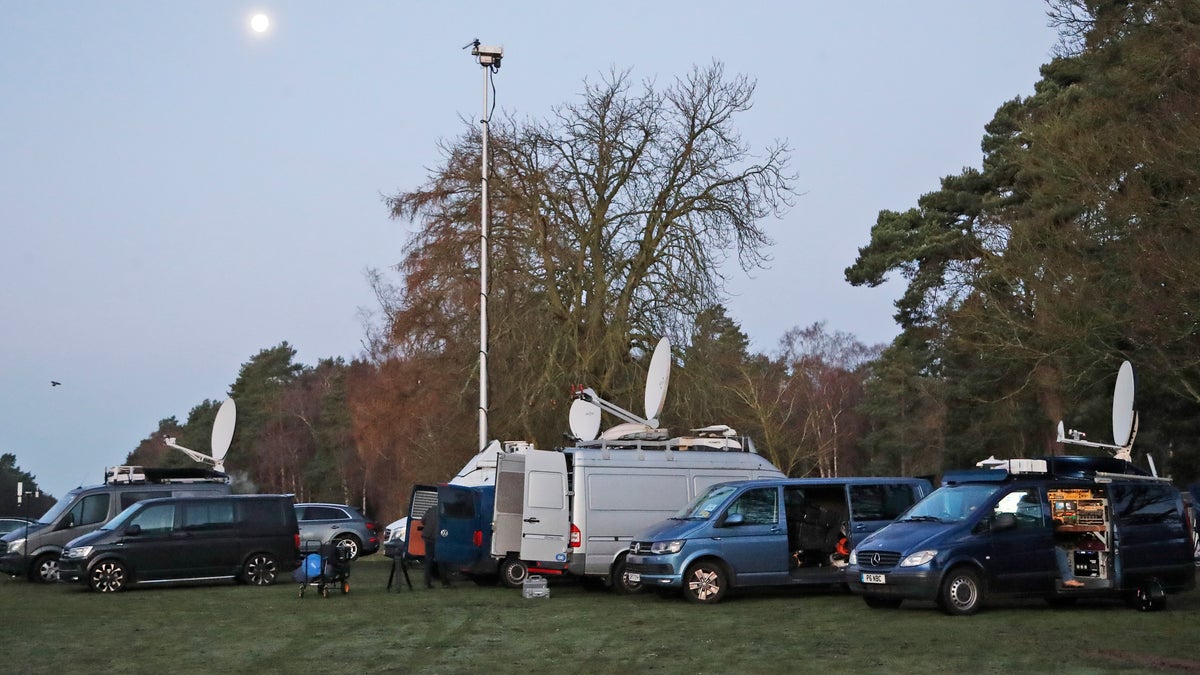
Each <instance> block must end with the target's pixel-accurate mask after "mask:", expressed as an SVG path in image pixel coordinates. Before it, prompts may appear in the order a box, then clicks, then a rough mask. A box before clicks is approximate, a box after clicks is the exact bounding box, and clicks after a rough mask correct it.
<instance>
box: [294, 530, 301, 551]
mask: <svg viewBox="0 0 1200 675" xmlns="http://www.w3.org/2000/svg"><path fill="white" fill-rule="evenodd" d="M294 536H295V538H296V550H297V551H299V550H300V533H299V532H297V533H296V534H295V535H294Z"/></svg>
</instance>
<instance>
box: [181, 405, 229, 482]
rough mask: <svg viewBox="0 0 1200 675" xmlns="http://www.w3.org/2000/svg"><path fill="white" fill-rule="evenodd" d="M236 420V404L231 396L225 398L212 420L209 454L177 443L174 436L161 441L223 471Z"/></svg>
mask: <svg viewBox="0 0 1200 675" xmlns="http://www.w3.org/2000/svg"><path fill="white" fill-rule="evenodd" d="M236 422H237V406H236V405H234V403H233V399H232V398H227V399H225V400H224V401H223V402H222V403H221V407H220V408H218V409H217V418H216V419H215V420H213V428H212V454H211V455H206V454H204V453H202V452H196V451H195V450H190V449H188V448H185V447H183V446H182V445H178V444H176V443H175V438H174V437H167V438H165V439H163V441H164V442H165V443H166V444H167V447H170V448H175V449H176V450H179V451H181V452H183V453H184V454H186V455H187V456H188V457H191V458H192V459H194V460H195V461H197V462H200V463H201V464H211V465H212V467H213V468H214V469H216V470H217V471H224V470H225V454H226V453H228V452H229V444H230V443H231V442H232V441H233V428H234V424H235V423H236Z"/></svg>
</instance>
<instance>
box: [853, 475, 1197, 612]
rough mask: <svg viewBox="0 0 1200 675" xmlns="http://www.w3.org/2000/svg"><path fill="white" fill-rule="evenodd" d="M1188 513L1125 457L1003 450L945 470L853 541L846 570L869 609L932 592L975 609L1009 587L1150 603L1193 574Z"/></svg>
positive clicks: (1160, 602) (1062, 599) (956, 608)
mask: <svg viewBox="0 0 1200 675" xmlns="http://www.w3.org/2000/svg"><path fill="white" fill-rule="evenodd" d="M1139 474H1140V475H1139ZM1189 521H1190V516H1189V514H1188V513H1187V511H1186V509H1185V508H1184V504H1183V498H1182V496H1181V495H1180V492H1179V490H1177V489H1175V488H1174V487H1173V486H1172V485H1171V484H1170V482H1169V481H1167V480H1165V479H1161V478H1155V477H1152V476H1147V475H1144V474H1142V473H1141V472H1140V471H1137V470H1136V469H1134V468H1133V467H1132V465H1130V464H1129V463H1128V462H1124V461H1122V460H1116V459H1114V458H1108V457H1096V458H1085V457H1047V458H1043V459H1039V460H1008V466H1007V467H1001V468H991V469H982V470H973V471H960V472H948V473H947V474H946V476H945V477H944V478H943V481H942V487H941V488H939V489H938V490H936V491H934V492H933V494H931V495H929V496H928V497H926V498H925V499H924V500H922V501H921V502H919V503H918V504H916V505H915V506H913V507H912V508H911V509H909V510H908V512H906V513H905V514H904V515H903V516H901V517H900V518H899V519H898V520H897V521H896V522H894V523H892V524H891V525H888V526H887V527H885V528H883V529H881V530H879V531H878V532H876V533H874V534H872V535H871V536H869V537H867V538H866V539H864V540H863V541H862V543H860V544H859V545H858V547H857V548H855V550H854V551H853V552H852V553H851V556H850V565H849V566H848V567H847V578H846V581H847V583H848V584H849V585H850V588H851V590H852V591H854V592H855V593H858V594H860V595H862V596H863V599H864V600H865V601H866V603H867V605H869V606H871V607H877V608H879V607H898V606H899V605H900V603H901V602H902V601H904V600H905V599H918V600H934V601H936V602H937V603H938V605H939V606H940V607H941V608H942V609H943V610H944V611H945V612H946V613H948V614H972V613H974V612H976V611H977V610H978V609H979V608H980V606H981V605H982V604H983V603H984V601H985V600H986V599H987V598H988V597H989V596H993V595H1007V596H1032V597H1043V598H1046V599H1047V600H1048V601H1050V602H1052V603H1055V604H1067V603H1071V602H1074V601H1075V600H1077V599H1080V598H1098V597H1109V598H1111V597H1118V598H1120V597H1124V598H1126V599H1128V600H1129V601H1130V602H1131V604H1133V605H1134V606H1135V607H1137V608H1138V609H1141V610H1157V609H1162V608H1163V607H1164V606H1165V603H1166V594H1167V593H1173V592H1177V591H1184V590H1188V589H1191V588H1193V587H1194V586H1195V584H1196V568H1195V565H1194V559H1193V552H1192V539H1191V523H1190V522H1189Z"/></svg>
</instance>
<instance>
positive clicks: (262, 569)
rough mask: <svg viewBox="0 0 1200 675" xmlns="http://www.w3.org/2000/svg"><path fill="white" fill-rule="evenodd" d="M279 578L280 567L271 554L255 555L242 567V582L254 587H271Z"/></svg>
mask: <svg viewBox="0 0 1200 675" xmlns="http://www.w3.org/2000/svg"><path fill="white" fill-rule="evenodd" d="M278 576H279V566H278V565H277V564H275V558H274V557H273V556H272V555H271V554H270V553H255V554H254V555H251V556H250V557H249V558H248V559H247V560H246V564H245V565H244V566H243V567H242V581H243V582H245V583H247V584H252V585H254V586H270V585H271V584H273V583H275V579H276V577H278Z"/></svg>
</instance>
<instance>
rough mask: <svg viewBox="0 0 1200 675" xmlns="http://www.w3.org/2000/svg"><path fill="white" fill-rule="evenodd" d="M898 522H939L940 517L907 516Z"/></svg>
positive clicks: (940, 520)
mask: <svg viewBox="0 0 1200 675" xmlns="http://www.w3.org/2000/svg"><path fill="white" fill-rule="evenodd" d="M900 522H902V523H940V522H942V519H941V518H938V517H937V516H909V517H907V518H905V519H904V520H902V521H900Z"/></svg>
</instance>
